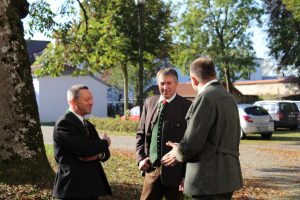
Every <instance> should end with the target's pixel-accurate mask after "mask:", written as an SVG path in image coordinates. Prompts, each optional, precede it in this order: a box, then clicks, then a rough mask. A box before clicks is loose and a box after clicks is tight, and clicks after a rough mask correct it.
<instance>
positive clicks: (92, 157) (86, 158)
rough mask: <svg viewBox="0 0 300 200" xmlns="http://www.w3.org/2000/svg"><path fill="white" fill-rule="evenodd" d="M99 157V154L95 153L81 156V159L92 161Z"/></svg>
mask: <svg viewBox="0 0 300 200" xmlns="http://www.w3.org/2000/svg"><path fill="white" fill-rule="evenodd" d="M98 158H99V155H98V154H97V155H94V156H88V157H79V160H82V161H92V160H97V159H98Z"/></svg>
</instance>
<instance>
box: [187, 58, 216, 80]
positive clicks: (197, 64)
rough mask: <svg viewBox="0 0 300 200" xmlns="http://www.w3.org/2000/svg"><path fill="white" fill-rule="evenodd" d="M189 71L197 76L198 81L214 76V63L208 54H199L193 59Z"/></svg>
mask: <svg viewBox="0 0 300 200" xmlns="http://www.w3.org/2000/svg"><path fill="white" fill-rule="evenodd" d="M190 71H191V73H193V74H194V75H195V76H196V77H197V78H198V81H203V80H208V79H210V78H213V77H216V70H215V64H214V62H213V60H212V59H211V58H210V57H208V56H200V57H199V58H197V59H196V60H194V61H193V62H192V64H191V66H190Z"/></svg>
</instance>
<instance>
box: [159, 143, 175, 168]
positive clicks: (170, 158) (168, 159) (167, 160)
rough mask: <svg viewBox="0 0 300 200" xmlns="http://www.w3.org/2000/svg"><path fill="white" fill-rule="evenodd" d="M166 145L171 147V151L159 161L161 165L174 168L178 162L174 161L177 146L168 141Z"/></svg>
mask: <svg viewBox="0 0 300 200" xmlns="http://www.w3.org/2000/svg"><path fill="white" fill-rule="evenodd" d="M166 145H167V146H170V147H172V148H173V149H172V150H171V151H170V152H169V153H167V154H166V155H164V157H163V158H162V159H161V164H163V165H164V166H174V165H176V163H178V160H177V159H176V152H177V148H178V146H179V144H178V143H174V142H170V141H169V142H167V143H166Z"/></svg>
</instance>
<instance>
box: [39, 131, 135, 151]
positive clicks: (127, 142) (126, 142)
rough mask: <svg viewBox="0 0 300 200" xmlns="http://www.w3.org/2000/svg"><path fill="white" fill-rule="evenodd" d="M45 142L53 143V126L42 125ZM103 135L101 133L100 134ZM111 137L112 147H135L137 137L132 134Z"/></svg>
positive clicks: (125, 148)
mask: <svg viewBox="0 0 300 200" xmlns="http://www.w3.org/2000/svg"><path fill="white" fill-rule="evenodd" d="M42 132H43V138H44V143H45V144H53V139H52V135H53V126H42ZM100 136H101V135H100ZM109 137H110V138H111V141H112V142H111V148H113V149H122V150H131V151H133V150H134V149H135V139H134V137H131V136H109Z"/></svg>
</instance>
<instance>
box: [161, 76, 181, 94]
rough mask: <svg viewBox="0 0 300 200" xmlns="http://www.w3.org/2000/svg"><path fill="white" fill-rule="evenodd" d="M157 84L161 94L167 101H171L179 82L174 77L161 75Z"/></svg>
mask: <svg viewBox="0 0 300 200" xmlns="http://www.w3.org/2000/svg"><path fill="white" fill-rule="evenodd" d="M157 84H158V88H159V92H160V94H162V96H163V97H164V98H165V99H170V98H171V97H172V96H173V95H174V94H175V93H176V88H177V82H176V81H175V79H174V78H173V76H163V75H160V76H159V77H158V83H157Z"/></svg>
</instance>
